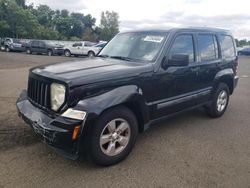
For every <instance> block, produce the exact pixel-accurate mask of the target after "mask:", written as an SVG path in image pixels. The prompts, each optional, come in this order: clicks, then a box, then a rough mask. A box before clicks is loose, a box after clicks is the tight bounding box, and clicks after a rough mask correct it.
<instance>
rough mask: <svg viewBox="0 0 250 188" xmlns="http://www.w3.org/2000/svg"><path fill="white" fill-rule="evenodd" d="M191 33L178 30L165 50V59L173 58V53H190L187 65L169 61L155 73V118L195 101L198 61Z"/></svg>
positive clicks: (183, 107)
mask: <svg viewBox="0 0 250 188" xmlns="http://www.w3.org/2000/svg"><path fill="white" fill-rule="evenodd" d="M194 41H195V40H194V35H193V34H192V33H182V34H177V35H176V36H175V37H174V39H173V41H172V42H171V47H170V49H169V50H168V52H166V56H165V59H167V60H168V62H170V60H171V59H172V58H173V57H176V56H178V55H179V56H181V55H185V56H188V60H187V61H189V62H187V64H188V65H185V66H179V65H177V64H176V65H170V66H167V67H166V68H162V67H161V68H160V70H159V71H158V72H157V73H156V75H155V83H156V84H155V85H154V86H153V87H154V88H155V89H154V91H155V95H154V101H155V102H154V108H155V110H153V111H154V112H153V117H152V118H153V119H155V118H158V117H161V116H164V115H169V114H171V113H174V112H178V111H182V110H184V109H185V108H188V107H191V106H193V105H195V100H194V99H195V94H196V93H197V90H198V89H199V86H198V81H197V79H198V73H199V63H198V61H197V57H196V53H195V51H196V50H195V45H194Z"/></svg>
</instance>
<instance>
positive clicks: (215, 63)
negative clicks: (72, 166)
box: [17, 28, 238, 166]
mask: <svg viewBox="0 0 250 188" xmlns="http://www.w3.org/2000/svg"><path fill="white" fill-rule="evenodd" d="M237 66H238V58H237V55H236V50H235V42H234V38H233V37H232V34H231V33H230V32H229V31H227V30H222V29H210V28H183V29H180V28H178V29H169V30H143V31H131V32H124V33H120V34H118V35H116V36H115V37H114V38H113V39H112V40H111V41H110V42H109V43H108V44H107V45H106V46H105V48H104V49H103V50H102V51H101V52H100V53H99V55H98V57H95V58H90V59H83V60H78V61H70V62H62V63H55V64H49V65H46V66H40V67H36V68H32V69H31V70H30V72H29V80H28V88H27V91H26V90H24V91H22V93H21V94H20V97H19V99H18V100H17V109H18V112H19V115H20V116H21V117H22V118H23V119H24V121H25V122H27V124H29V125H30V126H31V127H32V129H33V130H34V132H35V133H36V134H37V135H38V136H39V137H40V138H41V139H42V141H44V142H46V143H47V144H49V145H50V146H52V147H53V148H54V149H56V151H58V152H60V153H61V154H63V155H64V156H66V157H68V158H71V159H77V158H78V156H79V155H80V154H82V153H86V152H87V153H88V154H90V156H91V158H92V160H93V161H94V162H95V163H97V164H99V165H104V166H107V165H112V164H115V163H118V162H119V161H121V160H123V159H124V158H125V157H126V156H128V154H129V153H130V151H131V150H132V148H133V146H134V144H135V142H136V137H137V134H138V133H139V132H143V131H144V130H146V129H147V128H148V127H149V126H150V125H152V124H153V123H155V122H158V120H160V119H164V118H165V117H169V116H172V115H174V114H177V113H180V112H183V111H186V110H190V109H193V108H196V107H201V106H203V107H205V109H206V111H207V113H208V114H209V116H211V117H213V118H216V117H220V116H222V115H223V113H224V112H225V110H226V108H227V106H228V102H229V97H230V95H231V94H232V93H233V91H234V88H235V87H236V85H237V82H238V76H237V74H236V73H237Z"/></svg>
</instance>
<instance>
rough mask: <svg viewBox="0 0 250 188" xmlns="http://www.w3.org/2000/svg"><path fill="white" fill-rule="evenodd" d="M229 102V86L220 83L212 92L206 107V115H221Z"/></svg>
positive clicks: (215, 116)
mask: <svg viewBox="0 0 250 188" xmlns="http://www.w3.org/2000/svg"><path fill="white" fill-rule="evenodd" d="M228 102H229V88H228V86H227V84H225V83H220V84H219V85H218V87H217V89H216V91H215V93H214V94H213V99H212V103H211V105H209V106H207V107H206V111H207V113H208V115H209V116H210V117H212V118H217V117H221V116H222V115H223V114H224V112H225V111H226V109H227V106H228Z"/></svg>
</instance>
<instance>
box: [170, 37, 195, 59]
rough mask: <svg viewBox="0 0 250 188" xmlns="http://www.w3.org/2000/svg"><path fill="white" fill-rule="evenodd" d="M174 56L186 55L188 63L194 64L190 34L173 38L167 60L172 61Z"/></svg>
mask: <svg viewBox="0 0 250 188" xmlns="http://www.w3.org/2000/svg"><path fill="white" fill-rule="evenodd" d="M175 55H188V57H189V62H190V63H191V62H194V44H193V36H192V35H191V34H182V35H179V36H177V37H176V38H175V40H174V43H173V45H172V47H171V49H170V53H169V57H168V59H173V56H175Z"/></svg>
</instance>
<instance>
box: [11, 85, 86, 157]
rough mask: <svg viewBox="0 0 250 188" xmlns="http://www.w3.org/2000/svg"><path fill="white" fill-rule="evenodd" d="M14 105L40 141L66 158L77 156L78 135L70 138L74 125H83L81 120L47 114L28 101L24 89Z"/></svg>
mask: <svg viewBox="0 0 250 188" xmlns="http://www.w3.org/2000/svg"><path fill="white" fill-rule="evenodd" d="M16 106H17V110H18V114H19V116H21V117H22V119H23V120H24V121H25V122H26V123H27V124H28V125H29V126H30V127H31V128H32V129H33V131H34V132H35V134H36V135H37V136H38V137H39V138H40V139H41V141H43V142H44V143H46V144H48V145H50V146H52V147H53V148H55V149H56V151H57V152H59V153H60V154H62V155H64V156H65V157H67V158H70V159H77V158H78V156H79V144H80V136H79V135H78V138H77V139H76V140H72V134H73V131H74V128H75V126H76V125H81V127H82V126H83V123H82V121H79V120H72V119H68V118H63V117H61V116H52V115H51V114H47V113H46V112H44V111H42V110H41V109H39V108H37V107H35V106H34V105H33V104H31V103H30V101H29V100H28V99H27V93H26V91H25V90H24V91H23V92H22V93H21V94H20V97H19V99H18V100H17V103H16ZM80 132H81V131H79V134H80Z"/></svg>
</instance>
